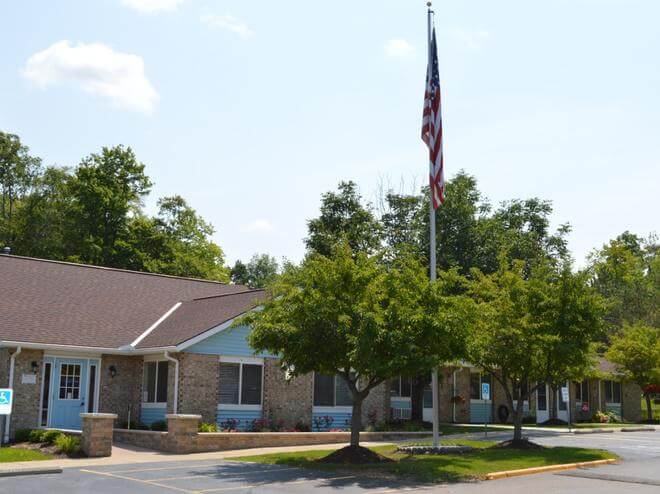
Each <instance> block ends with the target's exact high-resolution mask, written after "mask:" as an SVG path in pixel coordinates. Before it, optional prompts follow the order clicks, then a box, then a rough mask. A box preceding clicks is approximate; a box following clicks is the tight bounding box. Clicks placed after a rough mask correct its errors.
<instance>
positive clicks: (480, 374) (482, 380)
mask: <svg viewBox="0 0 660 494" xmlns="http://www.w3.org/2000/svg"><path fill="white" fill-rule="evenodd" d="M473 374H476V375H478V376H479V387H478V389H477V391H478V393H479V398H472V375H473ZM484 374H485V375H487V376H488V379H489V380H488V381H484V379H483V376H484ZM484 382H488V384H490V388H489V390H490V392H489V395H488V399H487V400H482V399H481V385H482V384H483V383H484ZM489 401H493V378H492V376H491V375H490V374H488V373H485V372H483V371H479V370H474V371H473V370H470V402H471V403H486V402H489Z"/></svg>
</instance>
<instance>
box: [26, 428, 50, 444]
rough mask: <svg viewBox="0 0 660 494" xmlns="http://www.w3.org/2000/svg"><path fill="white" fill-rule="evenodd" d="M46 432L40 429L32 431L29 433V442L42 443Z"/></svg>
mask: <svg viewBox="0 0 660 494" xmlns="http://www.w3.org/2000/svg"><path fill="white" fill-rule="evenodd" d="M45 433H46V431H44V430H42V429H32V430H31V431H30V436H29V441H30V442H31V443H43V442H44V434H45Z"/></svg>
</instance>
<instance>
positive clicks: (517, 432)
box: [509, 395, 523, 443]
mask: <svg viewBox="0 0 660 494" xmlns="http://www.w3.org/2000/svg"><path fill="white" fill-rule="evenodd" d="M518 396H519V398H518V402H517V403H516V407H515V408H514V407H513V401H511V403H510V404H509V406H510V407H511V410H512V411H513V417H512V419H513V442H514V443H515V442H518V441H522V415H523V397H522V396H521V395H518Z"/></svg>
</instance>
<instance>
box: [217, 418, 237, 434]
mask: <svg viewBox="0 0 660 494" xmlns="http://www.w3.org/2000/svg"><path fill="white" fill-rule="evenodd" d="M220 429H221V430H222V432H235V431H237V430H238V420H237V419H227V420H225V421H223V422H220Z"/></svg>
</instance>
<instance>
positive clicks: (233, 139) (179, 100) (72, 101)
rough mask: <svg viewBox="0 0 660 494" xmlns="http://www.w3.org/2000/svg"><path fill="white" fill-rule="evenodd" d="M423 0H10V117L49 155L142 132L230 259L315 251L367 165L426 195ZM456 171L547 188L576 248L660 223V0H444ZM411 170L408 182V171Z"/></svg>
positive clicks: (2, 77) (3, 98) (62, 158)
mask: <svg viewBox="0 0 660 494" xmlns="http://www.w3.org/2000/svg"><path fill="white" fill-rule="evenodd" d="M424 3H425V2H423V1H419V2H417V1H411V0H379V1H376V0H360V1H348V0H337V1H334V2H323V3H321V2H310V1H306V2H303V1H298V0H287V1H283V2H272V1H268V2H266V1H263V0H254V1H252V2H246V1H245V0H243V1H232V0H227V1H225V0H217V1H210V0H206V1H204V0H94V1H89V0H87V1H73V0H69V1H64V0H63V1H58V2H42V1H37V0H23V1H21V2H10V3H9V4H7V5H5V7H4V8H3V14H2V16H3V18H4V19H3V29H2V30H0V60H1V61H2V62H1V63H0V129H2V130H4V131H8V132H13V133H17V134H19V135H20V136H21V138H22V140H23V141H24V143H25V144H27V145H28V146H30V148H31V149H32V151H33V152H34V153H35V154H37V155H39V156H41V157H42V158H43V159H44V162H45V163H47V164H58V165H69V166H74V165H76V164H77V163H78V162H79V161H80V158H81V157H83V156H85V155H87V154H89V153H91V152H95V151H98V150H99V149H100V148H101V147H102V146H110V145H115V144H126V145H130V146H132V147H133V149H134V150H135V152H136V154H137V156H138V158H139V159H140V160H141V161H142V162H144V163H145V164H146V166H147V173H148V174H149V175H150V176H151V177H152V179H153V181H154V182H155V187H154V189H153V193H152V197H151V199H150V200H149V201H148V203H147V206H148V207H149V208H150V209H153V207H154V204H155V201H156V199H157V198H158V197H162V196H165V195H172V194H181V195H182V196H184V197H185V198H186V199H187V200H188V201H189V202H190V203H191V205H192V206H193V207H195V208H196V209H197V210H198V211H199V212H200V213H201V214H202V215H203V216H204V217H205V218H206V219H207V220H209V221H210V222H212V223H213V225H214V226H215V228H216V230H217V233H216V235H215V240H216V241H217V242H218V243H219V244H220V245H221V246H222V247H223V249H224V250H225V252H226V254H227V258H228V261H230V262H233V261H234V260H235V259H237V258H242V259H245V258H248V257H249V256H251V255H252V254H253V253H255V252H267V253H270V254H272V255H275V256H277V257H282V256H285V257H288V258H290V259H293V260H298V259H300V257H301V256H302V254H303V250H304V246H303V242H302V239H303V237H304V236H305V233H306V220H307V219H309V218H312V217H314V216H316V215H317V213H318V206H319V202H320V195H321V193H322V192H324V191H327V190H330V189H332V188H334V187H335V186H336V184H337V183H338V182H339V181H340V180H348V179H352V180H355V181H356V182H357V183H358V184H359V185H360V187H361V191H362V193H363V195H364V196H365V197H367V198H369V199H374V198H375V197H376V195H377V191H378V189H379V187H380V185H381V184H391V185H392V186H393V187H394V188H396V189H399V188H400V187H403V189H404V190H410V189H411V188H412V187H413V186H414V185H417V186H419V185H420V184H421V183H422V182H423V181H424V180H425V175H426V170H427V164H426V154H425V148H424V146H423V144H422V142H421V140H420V139H419V126H420V114H421V104H422V91H423V84H424V73H425V63H426V52H425V36H426V33H425V8H424ZM436 11H437V17H436V25H437V29H438V43H439V52H440V53H439V55H440V68H441V81H442V87H443V97H444V111H443V114H444V122H445V136H446V141H445V154H446V161H445V163H446V165H445V166H446V170H447V173H448V175H449V177H451V176H452V175H453V174H455V173H456V172H457V171H458V170H459V169H465V170H466V171H468V172H469V173H472V174H474V175H475V176H476V177H477V178H478V180H479V185H480V188H481V189H482V190H483V191H484V192H485V194H486V195H487V196H488V197H489V198H490V199H491V201H493V202H495V203H497V202H499V201H501V200H505V199H510V198H523V197H530V196H539V197H542V198H547V199H551V200H552V201H553V202H554V206H555V214H554V218H553V220H554V221H555V224H559V223H563V222H566V221H568V222H570V223H571V224H572V225H573V228H574V231H573V233H572V235H571V238H570V241H571V248H572V250H573V252H574V255H575V257H576V259H577V261H578V263H580V264H582V262H583V260H584V256H585V255H586V254H587V253H588V252H589V251H590V250H591V249H592V248H593V247H596V246H600V245H601V244H602V243H604V242H606V241H607V240H608V239H610V238H612V237H614V236H616V235H617V234H619V233H620V232H622V231H624V230H626V229H628V230H631V231H633V232H636V233H639V234H644V235H646V234H648V233H649V232H651V231H657V230H658V220H657V218H658V211H659V210H660V207H659V200H658V192H657V191H658V184H660V158H659V156H660V56H659V54H660V30H659V29H658V27H657V20H658V19H660V2H657V1H656V0H548V1H545V2H539V1H534V2H532V1H529V0H519V1H513V0H501V1H498V2H493V1H492V0H473V1H470V0H461V1H454V2H447V1H444V2H436ZM402 184H403V185H402Z"/></svg>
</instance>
